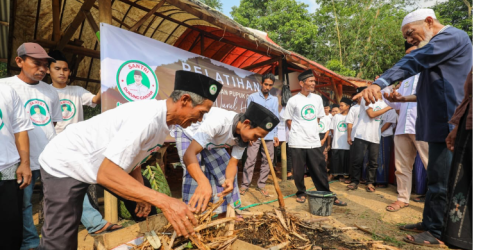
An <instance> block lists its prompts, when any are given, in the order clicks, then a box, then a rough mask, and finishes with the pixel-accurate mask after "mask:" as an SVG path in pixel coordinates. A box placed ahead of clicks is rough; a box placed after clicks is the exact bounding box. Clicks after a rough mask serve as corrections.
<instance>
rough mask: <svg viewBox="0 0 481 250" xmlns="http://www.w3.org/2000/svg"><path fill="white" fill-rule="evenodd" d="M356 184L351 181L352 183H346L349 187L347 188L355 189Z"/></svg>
mask: <svg viewBox="0 0 481 250" xmlns="http://www.w3.org/2000/svg"><path fill="white" fill-rule="evenodd" d="M357 186H358V184H356V183H354V182H353V183H351V184H349V185H347V189H349V190H356V189H357Z"/></svg>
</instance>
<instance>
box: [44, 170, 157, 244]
mask: <svg viewBox="0 0 481 250" xmlns="http://www.w3.org/2000/svg"><path fill="white" fill-rule="evenodd" d="M40 172H41V176H42V183H43V193H44V197H45V198H44V213H45V222H44V224H43V227H42V238H41V239H40V246H39V248H38V249H40V250H51V249H65V250H76V249H77V245H78V240H77V239H78V226H79V225H80V220H81V218H82V203H83V200H84V198H85V194H86V193H87V189H88V187H89V185H90V184H87V183H83V182H81V181H78V180H76V179H73V178H70V177H66V178H57V177H55V176H52V175H50V174H48V173H47V172H45V171H43V170H42V169H40ZM144 184H145V185H148V186H149V187H150V183H149V182H148V181H145V179H144ZM114 195H115V194H114ZM117 197H118V196H117ZM118 198H119V199H121V200H122V201H123V202H124V203H125V207H126V208H127V209H128V210H129V212H130V213H131V214H132V216H133V217H135V207H136V202H133V201H128V200H125V199H123V198H120V197H118ZM153 214H156V210H155V208H153V209H152V210H151V213H150V215H153Z"/></svg>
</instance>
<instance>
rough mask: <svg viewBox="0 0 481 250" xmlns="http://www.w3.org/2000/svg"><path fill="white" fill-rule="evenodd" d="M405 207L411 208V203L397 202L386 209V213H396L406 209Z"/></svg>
mask: <svg viewBox="0 0 481 250" xmlns="http://www.w3.org/2000/svg"><path fill="white" fill-rule="evenodd" d="M399 203H402V204H403V206H401V205H399ZM389 207H391V208H393V209H388V208H389ZM405 207H409V203H404V202H402V201H395V202H393V203H391V205H389V206H387V207H386V211H388V212H396V211H399V210H400V209H401V208H405Z"/></svg>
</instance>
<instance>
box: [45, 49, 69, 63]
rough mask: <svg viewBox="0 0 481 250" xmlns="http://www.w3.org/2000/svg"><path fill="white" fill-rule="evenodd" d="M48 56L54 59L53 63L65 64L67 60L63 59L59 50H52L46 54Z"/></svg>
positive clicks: (63, 56)
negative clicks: (60, 62) (62, 62)
mask: <svg viewBox="0 0 481 250" xmlns="http://www.w3.org/2000/svg"><path fill="white" fill-rule="evenodd" d="M48 55H49V56H50V57H52V58H53V59H55V61H64V62H67V58H66V57H65V55H64V54H63V53H62V52H60V51H59V50H53V51H50V52H49V53H48Z"/></svg>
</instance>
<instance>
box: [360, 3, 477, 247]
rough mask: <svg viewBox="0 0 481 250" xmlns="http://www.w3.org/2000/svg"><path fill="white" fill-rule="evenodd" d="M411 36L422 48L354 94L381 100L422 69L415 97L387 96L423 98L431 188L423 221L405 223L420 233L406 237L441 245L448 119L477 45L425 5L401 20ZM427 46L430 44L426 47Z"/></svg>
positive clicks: (421, 137)
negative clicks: (379, 95) (390, 88)
mask: <svg viewBox="0 0 481 250" xmlns="http://www.w3.org/2000/svg"><path fill="white" fill-rule="evenodd" d="M401 32H402V35H403V37H404V38H405V39H406V41H407V42H408V43H410V44H412V45H415V46H418V47H422V48H419V49H417V50H415V51H413V52H411V53H409V54H407V55H405V56H404V57H403V58H402V59H401V60H399V62H398V63H396V64H395V65H394V66H393V67H392V68H391V69H388V70H387V71H386V72H384V74H382V75H381V77H380V78H379V79H377V80H376V81H374V83H373V84H372V85H371V86H369V87H368V88H367V89H365V90H364V91H363V92H362V93H360V94H358V95H357V96H355V97H354V98H358V97H361V96H362V97H363V98H364V99H365V100H366V102H375V101H376V99H377V98H376V97H375V93H376V92H378V91H380V90H381V89H383V88H385V87H387V86H389V85H391V84H393V83H395V82H397V81H400V80H403V79H407V78H409V77H411V76H413V75H416V74H418V73H421V74H420V77H419V82H418V85H417V88H416V95H415V96H408V97H403V96H401V95H400V94H399V93H397V92H393V93H392V94H391V95H390V96H387V94H386V95H385V97H386V98H388V100H389V101H391V102H410V101H417V107H418V109H417V112H418V116H417V122H416V140H418V141H426V142H428V145H429V156H428V158H429V163H428V169H427V175H428V192H427V194H426V201H425V206H424V212H423V220H422V222H420V223H417V224H413V225H406V226H403V227H401V229H403V230H407V231H414V232H419V234H417V235H414V236H411V235H408V236H407V237H406V238H405V239H404V240H405V241H406V242H409V243H412V244H417V245H430V246H433V245H440V244H443V243H442V242H440V239H441V231H442V228H443V217H444V212H445V210H446V207H447V204H446V201H447V197H446V195H447V183H448V176H449V170H450V166H451V161H452V153H451V152H450V151H449V150H448V149H447V147H446V143H445V139H446V137H447V135H448V134H449V132H450V131H451V130H452V129H453V128H454V127H453V126H452V125H451V124H449V123H448V121H449V118H450V117H452V116H453V114H454V110H455V109H456V106H458V105H459V103H460V102H461V100H462V99H463V96H464V88H463V85H464V84H463V83H464V79H466V77H467V76H468V73H469V72H470V70H471V67H472V65H473V47H472V43H471V40H470V39H469V37H468V35H467V34H466V32H464V31H462V30H459V29H457V28H454V27H451V26H449V25H447V26H444V25H442V24H441V23H439V21H438V20H437V19H436V15H435V14H434V11H433V10H430V9H419V10H416V11H414V12H412V13H410V14H408V15H407V16H406V17H405V18H404V20H403V22H402V25H401ZM423 45H424V46H423Z"/></svg>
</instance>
